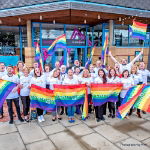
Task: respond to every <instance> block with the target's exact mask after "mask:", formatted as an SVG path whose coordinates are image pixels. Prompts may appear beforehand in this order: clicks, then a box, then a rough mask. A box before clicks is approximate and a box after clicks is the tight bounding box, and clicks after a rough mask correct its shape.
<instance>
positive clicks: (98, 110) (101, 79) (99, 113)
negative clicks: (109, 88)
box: [94, 69, 107, 122]
mask: <svg viewBox="0 0 150 150" xmlns="http://www.w3.org/2000/svg"><path fill="white" fill-rule="evenodd" d="M94 83H96V84H99V83H102V84H105V83H107V78H106V74H105V71H104V70H103V69H99V70H98V76H97V77H96V78H95V80H94ZM94 108H95V115H96V119H97V122H99V121H101V120H103V121H104V120H105V118H104V116H103V115H105V114H106V104H103V105H101V106H95V107H94Z"/></svg>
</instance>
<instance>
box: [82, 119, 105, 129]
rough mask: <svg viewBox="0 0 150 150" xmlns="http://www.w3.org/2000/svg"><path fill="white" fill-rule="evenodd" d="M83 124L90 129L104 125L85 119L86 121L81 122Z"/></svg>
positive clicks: (102, 122) (101, 122)
mask: <svg viewBox="0 0 150 150" xmlns="http://www.w3.org/2000/svg"><path fill="white" fill-rule="evenodd" d="M83 123H84V124H86V125H88V126H89V127H91V128H94V127H97V126H99V125H103V124H105V122H104V121H100V122H97V121H96V120H95V119H94V120H93V119H92V120H91V119H87V120H85V121H83Z"/></svg>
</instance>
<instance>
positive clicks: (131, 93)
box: [117, 84, 144, 119]
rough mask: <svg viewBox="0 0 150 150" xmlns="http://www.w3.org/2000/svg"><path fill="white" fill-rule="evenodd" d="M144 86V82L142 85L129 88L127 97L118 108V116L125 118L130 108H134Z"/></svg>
mask: <svg viewBox="0 0 150 150" xmlns="http://www.w3.org/2000/svg"><path fill="white" fill-rule="evenodd" d="M143 87H144V85H143V84H142V85H137V86H133V87H131V88H130V89H129V90H128V92H127V94H126V96H125V98H124V99H123V101H122V103H121V106H120V107H119V108H118V111H117V117H118V118H120V119H123V118H124V117H125V116H126V115H127V113H128V112H129V110H130V109H131V108H132V106H133V105H134V103H135V101H136V100H137V98H138V97H139V95H140V94H141V92H142V89H143Z"/></svg>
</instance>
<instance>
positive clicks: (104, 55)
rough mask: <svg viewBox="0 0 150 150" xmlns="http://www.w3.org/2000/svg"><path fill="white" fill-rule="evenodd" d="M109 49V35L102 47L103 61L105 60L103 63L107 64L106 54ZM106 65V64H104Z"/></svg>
mask: <svg viewBox="0 0 150 150" xmlns="http://www.w3.org/2000/svg"><path fill="white" fill-rule="evenodd" d="M107 47H108V35H107V36H106V39H105V42H104V45H103V47H102V52H101V59H102V60H103V62H105V59H106V53H107V51H108V50H107ZM104 65H105V64H104Z"/></svg>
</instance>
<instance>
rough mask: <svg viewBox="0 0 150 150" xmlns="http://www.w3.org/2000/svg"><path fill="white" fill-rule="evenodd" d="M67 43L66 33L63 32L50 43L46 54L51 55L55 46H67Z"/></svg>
mask: <svg viewBox="0 0 150 150" xmlns="http://www.w3.org/2000/svg"><path fill="white" fill-rule="evenodd" d="M66 46H67V43H66V35H65V34H63V35H61V36H59V37H57V38H56V40H55V41H54V42H53V43H52V45H51V46H50V47H49V48H48V54H49V55H51V56H52V55H53V53H54V51H55V49H57V48H64V49H65V48H67V47H66Z"/></svg>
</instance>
